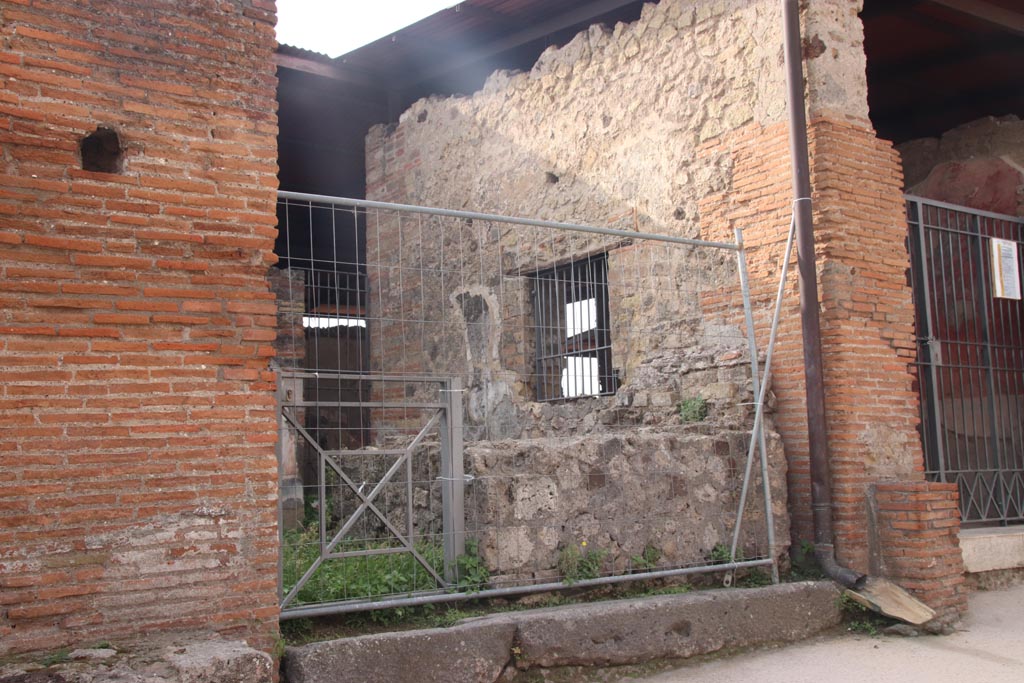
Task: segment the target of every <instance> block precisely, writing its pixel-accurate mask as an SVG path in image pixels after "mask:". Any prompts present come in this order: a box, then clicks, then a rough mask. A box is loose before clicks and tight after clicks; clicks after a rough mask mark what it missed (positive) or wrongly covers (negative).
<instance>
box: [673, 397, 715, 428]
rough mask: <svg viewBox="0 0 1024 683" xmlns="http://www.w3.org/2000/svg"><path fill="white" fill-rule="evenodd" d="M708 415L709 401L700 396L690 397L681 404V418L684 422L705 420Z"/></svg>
mask: <svg viewBox="0 0 1024 683" xmlns="http://www.w3.org/2000/svg"><path fill="white" fill-rule="evenodd" d="M707 416H708V402H707V401H705V400H704V399H703V398H701V397H700V396H695V397H693V398H688V399H685V400H683V401H682V402H680V404H679V419H681V420H682V421H683V422H703V421H704V419H705V418H707Z"/></svg>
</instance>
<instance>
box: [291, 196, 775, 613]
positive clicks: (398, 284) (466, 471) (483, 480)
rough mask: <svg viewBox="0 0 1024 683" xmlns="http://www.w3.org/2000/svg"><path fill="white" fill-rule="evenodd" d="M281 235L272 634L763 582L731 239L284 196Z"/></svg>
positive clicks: (749, 396) (745, 356)
mask: <svg viewBox="0 0 1024 683" xmlns="http://www.w3.org/2000/svg"><path fill="white" fill-rule="evenodd" d="M279 217H280V229H281V232H282V237H281V241H280V247H279V252H280V253H281V263H280V264H279V265H280V267H281V272H280V273H279V277H280V278H282V279H283V281H284V282H285V283H286V286H284V287H283V289H280V290H279V298H280V299H281V301H280V305H281V307H282V310H288V311H290V312H291V314H292V315H294V316H297V317H298V316H301V319H302V320H303V324H302V328H301V331H299V332H297V333H295V334H284V335H282V339H283V343H284V344H285V345H289V346H290V348H282V349H279V358H281V359H286V361H287V364H288V365H290V366H291V367H288V368H285V369H283V371H282V373H281V377H282V392H283V393H282V399H281V405H282V409H281V410H282V438H281V441H280V449H281V461H282V473H283V477H282V481H283V488H282V506H283V509H284V510H285V514H284V515H283V517H282V527H283V536H282V546H283V554H282V566H283V568H282V577H283V578H282V583H283V586H282V596H283V600H284V605H285V610H284V613H283V616H284V617H285V618H289V617H294V616H301V615H308V614H317V613H325V612H330V611H339V610H356V609H370V608H377V607H389V606H397V605H402V604H415V603H422V602H432V601H440V600H452V599H461V598H465V597H469V596H476V597H482V596H487V595H505V594H509V593H522V592H529V591H536V590H550V589H551V588H554V587H559V586H564V585H566V584H574V585H588V584H593V583H606V582H614V581H622V580H629V579H633V578H638V577H651V576H668V575H673V574H687V573H700V572H707V571H714V570H736V569H737V568H739V569H746V570H750V569H751V568H772V567H773V555H774V553H773V548H772V544H773V543H774V541H773V538H774V537H775V536H777V537H780V538H787V537H788V530H787V529H786V528H785V523H786V522H785V519H786V518H785V515H784V510H785V459H784V456H783V454H782V445H781V440H780V439H779V437H778V436H777V435H776V434H775V433H774V432H773V431H772V430H770V429H769V430H767V432H766V435H765V439H764V447H765V451H764V452H763V453H760V454H759V453H757V452H756V451H757V450H758V449H757V448H756V446H757V445H758V443H759V442H760V439H755V440H754V446H751V430H752V425H753V424H754V422H755V420H754V414H755V408H756V406H755V404H756V400H755V391H756V384H757V380H755V379H754V378H753V377H752V373H753V374H754V375H756V372H755V370H754V369H753V368H754V367H756V364H757V362H758V358H757V352H756V349H755V350H754V351H753V352H752V351H751V349H753V348H754V346H753V344H752V341H753V340H752V338H751V334H750V327H749V325H751V324H753V317H754V316H753V315H752V313H751V311H750V309H749V297H748V296H745V294H746V292H747V290H746V280H745V279H743V278H741V277H740V268H741V267H745V266H744V265H743V264H744V263H745V262H744V259H743V258H737V256H738V255H741V256H742V255H743V251H742V248H741V247H740V246H739V245H738V244H737V243H719V242H707V241H701V240H696V239H688V238H682V237H667V236H660V235H645V234H641V233H637V232H629V231H622V230H612V229H604V228H592V227H586V226H571V225H565V224H555V223H550V222H546V221H541V220H535V219H521V218H518V219H517V218H505V217H499V216H490V215H484V214H473V213H466V212H456V211H443V210H438V209H428V208H422V207H409V206H398V205H389V204H382V203H377V202H367V201H360V200H346V199H337V198H326V197H312V196H308V195H298V194H294V193H284V192H282V193H281V199H280V204H279ZM339 245H341V246H339ZM745 304H747V307H746V308H745ZM300 309H301V310H300ZM769 313H770V312H769ZM758 316H759V317H760V318H761V319H762V320H764V319H765V316H764V315H763V312H758ZM289 391H290V392H291V393H290V395H289V394H288V392H289ZM435 418H436V419H435ZM758 455H760V457H757V456H758ZM757 462H761V467H757V466H751V465H753V464H755V463H757ZM741 506H742V507H741ZM773 507H774V512H781V513H783V514H778V515H776V514H774V512H773ZM741 518H742V523H741ZM734 538H735V539H736V540H735V543H734V542H733V539H734Z"/></svg>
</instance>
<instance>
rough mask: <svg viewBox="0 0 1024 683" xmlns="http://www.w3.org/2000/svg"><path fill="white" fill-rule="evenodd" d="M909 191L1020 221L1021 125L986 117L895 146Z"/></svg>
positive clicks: (1023, 180)
mask: <svg viewBox="0 0 1024 683" xmlns="http://www.w3.org/2000/svg"><path fill="white" fill-rule="evenodd" d="M899 152H900V156H901V158H902V160H903V167H904V169H905V171H906V187H907V192H909V193H910V194H913V195H918V196H921V197H926V198H928V199H936V200H939V201H945V202H949V203H951V204H960V205H962V206H969V207H971V208H974V209H982V210H984V211H994V212H996V213H1002V214H1007V215H1010V216H1024V121H1021V119H1020V118H1018V117H1017V116H1013V115H1007V116H1000V117H994V116H989V117H985V118H982V119H978V120H977V121H971V122H970V123H966V124H964V125H962V126H957V127H956V128H954V129H952V130H949V131H946V132H945V133H943V134H942V135H941V136H940V137H937V138H920V139H917V140H910V141H908V142H905V143H903V144H901V145H900V146H899Z"/></svg>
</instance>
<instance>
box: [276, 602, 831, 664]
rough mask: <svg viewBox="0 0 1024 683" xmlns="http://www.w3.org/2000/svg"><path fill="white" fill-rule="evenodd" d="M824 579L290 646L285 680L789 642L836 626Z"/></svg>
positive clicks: (626, 657)
mask: <svg viewBox="0 0 1024 683" xmlns="http://www.w3.org/2000/svg"><path fill="white" fill-rule="evenodd" d="M839 593H840V592H839V590H838V589H837V588H836V587H835V586H834V585H833V584H832V583H830V582H803V583H791V584H782V585H779V586H766V587H764V588H751V589H733V590H722V591H704V592H700V593H686V594H681V595H666V596H655V597H649V598H639V599H635V600H616V601H609V602H600V603H590V604H583V605H573V606H570V607H554V608H547V609H539V610H533V611H527V612H513V613H505V614H499V615H494V616H486V617H476V618H472V619H466V620H464V621H463V622H461V623H460V624H458V625H457V626H455V627H453V628H449V629H429V630H418V631H404V632H397V633H385V634H377V635H367V636H357V637H354V638H343V639H340V640H334V641H328V642H322V643H313V644H310V645H304V646H302V647H289V648H287V650H286V652H285V656H284V662H283V664H284V678H285V680H286V681H288V683H327V682H328V681H329V682H331V683H356V682H357V681H358V682H365V683H377V682H378V681H379V682H381V683H384V682H387V683H433V682H435V681H436V682H437V683H463V682H465V683H494V681H496V680H497V679H498V677H499V676H500V675H501V674H502V672H503V671H504V670H505V669H506V668H507V667H510V666H514V667H515V668H517V669H521V670H523V669H530V668H550V667H559V666H610V665H622V664H637V663H641V662H645V661H650V660H656V659H670V658H682V657H692V656H695V655H701V654H707V653H711V652H716V651H718V650H721V649H735V648H743V647H751V646H757V645H765V644H768V643H780V642H791V641H795V640H801V639H803V638H807V637H809V636H812V635H814V634H816V633H818V632H820V631H823V630H825V629H827V628H830V627H832V626H835V625H836V624H838V623H839V621H840V618H841V615H840V609H839V605H838V597H839Z"/></svg>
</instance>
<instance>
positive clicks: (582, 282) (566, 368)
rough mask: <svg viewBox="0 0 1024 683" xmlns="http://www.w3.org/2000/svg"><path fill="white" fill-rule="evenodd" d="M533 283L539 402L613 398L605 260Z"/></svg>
mask: <svg viewBox="0 0 1024 683" xmlns="http://www.w3.org/2000/svg"><path fill="white" fill-rule="evenodd" d="M531 279H532V280H533V317H534V325H535V328H536V332H537V374H536V383H537V400H539V401H551V400H555V399H562V398H576V397H579V396H606V395H608V394H614V393H615V390H616V389H617V387H616V383H615V374H614V370H613V369H612V345H611V336H610V335H611V328H610V324H609V320H608V259H607V256H606V255H605V254H597V255H594V256H588V257H586V258H584V259H581V260H579V261H573V262H572V263H568V264H566V265H563V266H559V267H557V268H552V269H549V270H545V271H542V272H539V273H537V274H536V275H535V276H534V278H531Z"/></svg>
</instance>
